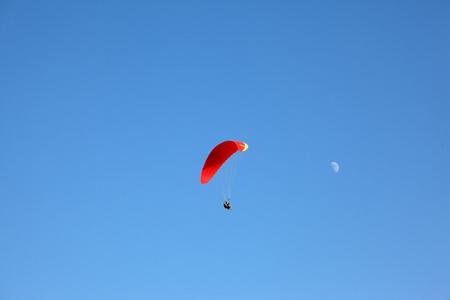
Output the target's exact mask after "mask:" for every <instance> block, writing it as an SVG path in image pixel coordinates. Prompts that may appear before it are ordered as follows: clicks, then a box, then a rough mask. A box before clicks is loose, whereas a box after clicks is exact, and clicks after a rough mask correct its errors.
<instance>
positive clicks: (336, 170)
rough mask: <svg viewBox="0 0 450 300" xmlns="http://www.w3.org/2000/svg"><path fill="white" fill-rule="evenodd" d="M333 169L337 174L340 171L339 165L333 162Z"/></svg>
mask: <svg viewBox="0 0 450 300" xmlns="http://www.w3.org/2000/svg"><path fill="white" fill-rule="evenodd" d="M330 165H331V168H332V169H333V171H334V173H337V172H338V171H339V165H338V164H337V162H335V161H333V162H331V163H330Z"/></svg>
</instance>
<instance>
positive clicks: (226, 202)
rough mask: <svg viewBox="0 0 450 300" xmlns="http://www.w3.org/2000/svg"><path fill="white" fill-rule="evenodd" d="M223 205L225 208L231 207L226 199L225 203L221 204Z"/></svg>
mask: <svg viewBox="0 0 450 300" xmlns="http://www.w3.org/2000/svg"><path fill="white" fill-rule="evenodd" d="M228 200H230V199H228ZM223 207H225V209H226V210H230V209H232V208H231V205H230V202H228V201H225V203H224V204H223Z"/></svg>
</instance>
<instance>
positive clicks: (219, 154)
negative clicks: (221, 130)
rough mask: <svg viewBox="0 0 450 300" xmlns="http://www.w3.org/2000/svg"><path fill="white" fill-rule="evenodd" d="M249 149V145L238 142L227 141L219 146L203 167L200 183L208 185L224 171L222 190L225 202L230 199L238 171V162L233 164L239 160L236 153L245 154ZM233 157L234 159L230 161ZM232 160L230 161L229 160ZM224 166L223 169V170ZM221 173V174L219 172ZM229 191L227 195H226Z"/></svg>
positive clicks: (210, 154)
mask: <svg viewBox="0 0 450 300" xmlns="http://www.w3.org/2000/svg"><path fill="white" fill-rule="evenodd" d="M247 149H248V145H247V144H246V143H244V142H238V141H226V142H223V143H220V144H219V145H217V146H216V147H215V148H214V149H213V150H212V151H211V153H209V155H208V158H207V159H206V162H205V164H204V166H203V170H202V175H201V177H200V183H202V184H206V183H208V182H209V181H210V180H211V179H212V178H213V177H214V176H215V175H216V173H218V171H219V170H221V169H225V170H221V171H223V172H222V173H225V174H223V176H222V177H223V178H221V180H222V188H223V191H224V198H225V200H227V199H229V198H230V195H231V187H232V183H233V180H234V174H235V172H236V169H237V162H233V161H231V160H233V158H235V160H238V158H237V156H238V155H236V152H238V151H240V152H244V151H245V150H247ZM230 157H232V159H230ZM229 159H230V160H229ZM222 166H223V168H222ZM219 173H220V172H219ZM225 190H228V191H227V194H226V193H225Z"/></svg>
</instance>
